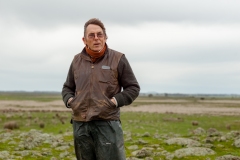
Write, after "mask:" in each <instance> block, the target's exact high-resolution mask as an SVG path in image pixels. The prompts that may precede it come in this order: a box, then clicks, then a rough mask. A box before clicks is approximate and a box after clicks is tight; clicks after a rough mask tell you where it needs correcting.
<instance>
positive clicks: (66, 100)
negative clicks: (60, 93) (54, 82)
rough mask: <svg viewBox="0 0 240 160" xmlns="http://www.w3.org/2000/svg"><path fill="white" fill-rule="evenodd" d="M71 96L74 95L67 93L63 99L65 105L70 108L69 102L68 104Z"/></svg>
mask: <svg viewBox="0 0 240 160" xmlns="http://www.w3.org/2000/svg"><path fill="white" fill-rule="evenodd" d="M71 97H74V96H73V95H71V94H68V95H66V96H65V97H64V99H63V101H64V104H65V106H66V107H67V108H69V107H68V104H67V102H68V99H69V98H71Z"/></svg>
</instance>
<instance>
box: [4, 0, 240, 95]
mask: <svg viewBox="0 0 240 160" xmlns="http://www.w3.org/2000/svg"><path fill="white" fill-rule="evenodd" d="M239 8H240V1H239V0H201V1H200V0H198V1H196V0H181V1H179V0H148V1H139V0H131V1H127V0H121V1H113V0H102V1H91V0H88V1H79V0H71V1H60V0H51V1H47V0H34V1H30V0H21V1H19V0H0V56H1V58H0V82H1V83H0V90H2V91H14V90H24V91H61V90H62V85H63V83H64V81H65V79H66V76H67V72H68V69H69V66H70V63H71V61H72V59H73V57H74V55H76V54H77V53H79V52H80V51H81V50H82V48H83V47H84V44H83V42H82V36H83V25H84V23H85V22H86V21H87V20H89V19H90V18H99V19H100V20H101V21H102V22H103V23H104V24H105V27H106V31H107V34H108V40H107V44H108V46H109V47H110V48H112V49H114V50H117V51H120V52H123V53H124V54H125V55H126V57H127V59H128V60H129V62H130V64H131V66H132V69H133V71H134V73H135V76H136V78H137V80H138V81H139V83H140V86H141V92H142V93H147V92H152V91H154V92H158V93H214V94H225V93H227V94H240V9H239Z"/></svg>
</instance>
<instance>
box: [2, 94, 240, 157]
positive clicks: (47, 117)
mask: <svg viewBox="0 0 240 160" xmlns="http://www.w3.org/2000/svg"><path fill="white" fill-rule="evenodd" d="M60 99H61V97H60V95H59V94H46V93H41V94H39V93H38V94H37V93H36V94H29V93H24V94H23V93H21V94H19V93H14V94H10V93H8V94H3V93H2V94H0V100H1V101H6V100H8V101H9V100H11V101H16V100H34V101H38V102H49V101H54V100H60ZM177 99H178V100H179V99H180V100H186V99H187V100H188V101H187V102H189V103H191V105H194V104H199V103H202V102H201V101H199V98H193V97H190V98H189V97H185V98H177ZM161 100H164V98H163V97H161ZM173 100H176V98H169V97H168V98H167V100H166V101H164V102H163V101H158V98H156V97H139V98H138V99H137V100H136V102H134V103H133V105H132V106H134V107H139V106H141V105H150V104H155V103H156V104H159V103H160V104H161V103H166V104H168V105H170V106H171V104H176V103H181V104H182V105H184V104H186V103H187V102H185V101H173ZM208 100H211V99H208ZM222 100H228V103H226V104H222V105H221V107H223V106H224V105H226V106H227V107H229V106H230V107H239V108H240V106H239V104H238V103H233V104H231V105H230V102H229V101H231V100H232V99H231V98H229V99H225V98H223V99H222ZM234 100H238V99H234ZM217 104H219V103H217ZM213 105H214V106H216V104H215V103H213ZM62 107H64V106H62ZM125 107H127V106H125ZM70 117H71V113H70V112H69V111H66V112H65V111H61V112H60V111H59V112H58V111H51V112H49V111H44V110H43V111H24V110H19V111H17V110H7V109H6V110H1V114H0V159H4V160H5V159H6V157H7V158H8V159H24V160H36V159H39V160H40V159H41V160H49V159H51V160H54V159H58V160H60V159H66V160H68V159H69V160H71V159H75V156H74V150H73V137H72V127H71V124H70V123H69V121H70ZM10 121H15V122H16V125H17V126H16V129H13V130H7V129H3V128H4V124H6V123H7V122H10ZM121 122H122V127H123V131H124V138H125V148H126V156H127V157H128V159H134V158H135V159H148V160H150V159H154V160H159V159H162V160H164V159H183V160H184V159H186V160H195V159H196V160H201V159H204V160H206V159H208V160H210V159H216V158H217V157H221V156H224V155H232V156H239V157H240V152H239V151H240V148H238V147H236V145H234V143H236V142H238V139H240V119H239V115H208V114H176V113H174V112H169V113H147V112H122V113H121ZM193 122H194V123H193ZM195 122H197V123H195ZM199 128H201V129H202V130H203V131H204V132H201V133H200V134H196V133H195V131H196V130H198V129H199ZM213 129H214V132H210V131H212V130H213ZM171 138H184V139H191V140H194V141H197V142H199V143H200V144H201V145H200V147H205V148H209V149H211V150H212V151H214V152H215V153H214V154H213V155H205V156H193V155H187V156H184V157H177V156H173V155H174V153H175V152H176V150H180V149H184V148H187V144H180V145H179V144H176V143H175V144H168V143H167V140H169V139H171ZM135 151H141V154H140V152H138V153H137V154H134V152H135Z"/></svg>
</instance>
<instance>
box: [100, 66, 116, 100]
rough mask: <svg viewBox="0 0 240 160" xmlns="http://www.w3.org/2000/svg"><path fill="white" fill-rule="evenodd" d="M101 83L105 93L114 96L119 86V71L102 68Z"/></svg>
mask: <svg viewBox="0 0 240 160" xmlns="http://www.w3.org/2000/svg"><path fill="white" fill-rule="evenodd" d="M99 85H100V88H101V90H102V92H104V93H105V95H107V96H108V97H111V96H113V94H114V92H115V91H116V89H117V86H118V79H117V72H116V71H113V70H111V69H101V70H100V72H99Z"/></svg>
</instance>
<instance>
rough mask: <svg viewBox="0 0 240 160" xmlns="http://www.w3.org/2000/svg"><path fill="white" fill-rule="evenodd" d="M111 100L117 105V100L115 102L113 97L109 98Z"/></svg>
mask: <svg viewBox="0 0 240 160" xmlns="http://www.w3.org/2000/svg"><path fill="white" fill-rule="evenodd" d="M111 101H112V102H113V103H114V104H115V105H116V106H117V102H116V100H115V98H111Z"/></svg>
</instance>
